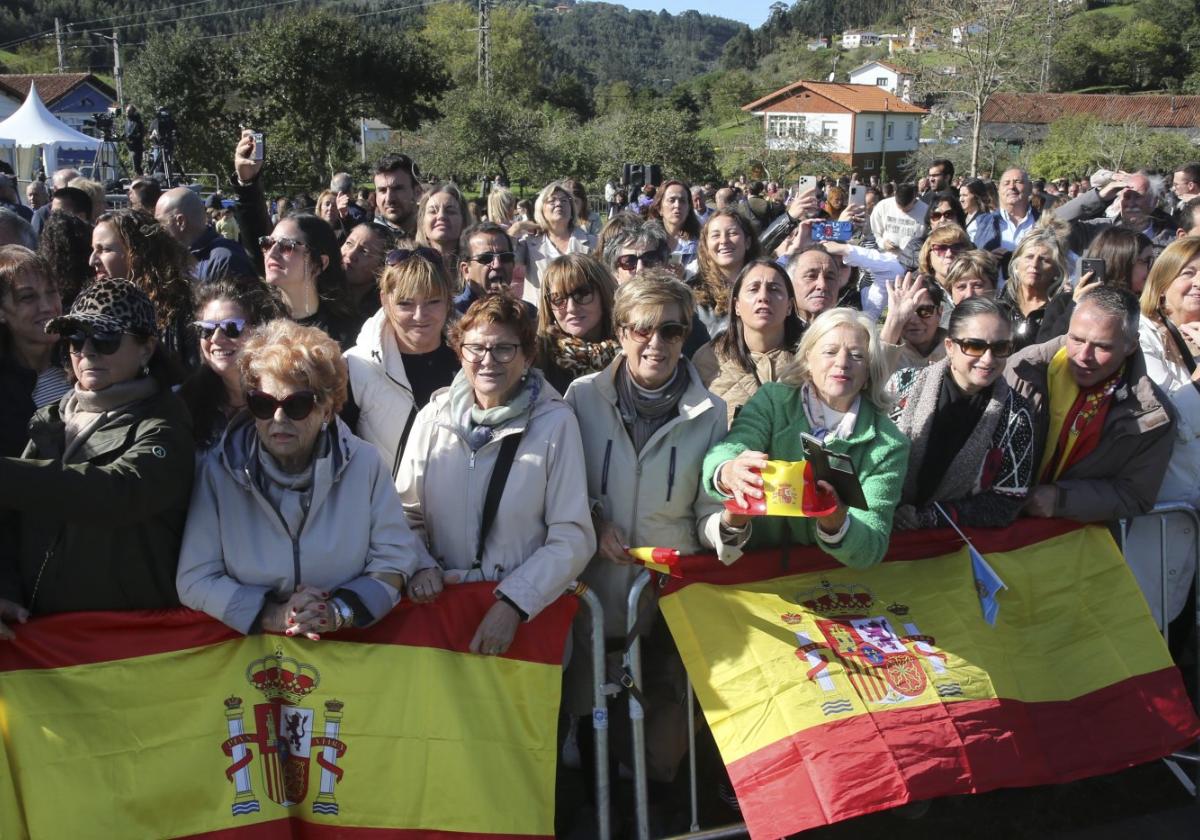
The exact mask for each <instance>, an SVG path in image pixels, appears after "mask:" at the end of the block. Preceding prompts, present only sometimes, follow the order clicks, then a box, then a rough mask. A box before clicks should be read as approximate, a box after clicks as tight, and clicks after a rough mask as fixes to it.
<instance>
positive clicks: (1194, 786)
mask: <svg viewBox="0 0 1200 840" xmlns="http://www.w3.org/2000/svg"><path fill="white" fill-rule="evenodd" d="M1171 515H1180V516H1183V517H1185V518H1186V519H1188V520H1190V522H1191V525H1192V535H1191V538H1190V539H1191V542H1192V548H1193V550H1194V551H1195V554H1194V555H1193V562H1195V561H1196V560H1197V559H1200V513H1197V511H1196V509H1195V508H1194V507H1192V506H1191V505H1189V504H1185V503H1183V502H1164V503H1162V504H1158V505H1155V506H1154V509H1153V510H1151V511H1150V512H1149V513H1147V514H1144V515H1142V516H1138V517H1136V519H1137V520H1141V521H1145V520H1148V519H1150V518H1151V517H1153V518H1155V519H1157V520H1158V569H1159V586H1158V602H1159V610H1160V612H1159V617H1160V620H1161V623H1162V626H1161V630H1162V635H1163V641H1167V642H1169V641H1170V630H1169V625H1170V623H1171V622H1170V618H1169V614H1170V608H1169V594H1168V587H1167V580H1168V577H1169V574H1168V570H1167V558H1168V554H1169V552H1168V549H1169V548H1170V540H1169V539H1168V533H1167V532H1168V529H1167V519H1168V518H1169V517H1170V516H1171ZM1129 528H1130V520H1125V519H1122V520H1121V528H1120V537H1121V554H1122V555H1124V556H1125V559H1126V562H1129V553H1128V545H1127V541H1128V536H1129ZM1192 594H1193V596H1194V600H1195V604H1194V610H1195V615H1194V616H1193V619H1194V620H1193V624H1192V629H1193V632H1194V633H1195V634H1196V637H1195V638H1196V641H1197V648H1198V649H1200V569H1197V570H1194V571H1193V574H1192ZM1193 678H1194V680H1195V683H1194V685H1193V687H1192V691H1193V693H1192V702H1193V703H1195V704H1196V711H1197V713H1200V663H1197V665H1196V666H1195V674H1194V677H1193ZM1170 760H1175V761H1179V762H1183V763H1185V764H1189V765H1191V768H1192V777H1191V779H1190V780H1188V781H1190V784H1189V783H1187V782H1185V777H1183V776H1181V778H1180V782H1184V786H1185V787H1187V788H1188V789H1189V791H1190V792H1191V794H1192V795H1193V796H1195V798H1196V802H1197V803H1198V804H1200V742H1198V743H1197V744H1196V745H1195V746H1194V748H1193V749H1192V750H1181V751H1179V752H1176V753H1172V754H1171V756H1170V757H1169V759H1168V763H1169V761H1170ZM1172 770H1173V771H1174V772H1176V773H1177V775H1178V774H1180V773H1181V771H1178V770H1175V768H1174V767H1172Z"/></svg>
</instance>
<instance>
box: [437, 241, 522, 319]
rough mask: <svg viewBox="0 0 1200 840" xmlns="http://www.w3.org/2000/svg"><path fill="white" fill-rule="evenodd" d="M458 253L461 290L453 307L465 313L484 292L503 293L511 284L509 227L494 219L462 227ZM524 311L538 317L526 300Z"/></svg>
mask: <svg viewBox="0 0 1200 840" xmlns="http://www.w3.org/2000/svg"><path fill="white" fill-rule="evenodd" d="M459 253H460V254H462V262H460V263H459V264H458V275H459V278H460V279H461V280H462V285H463V290H462V293H461V294H459V296H458V297H456V298H455V299H454V308H455V309H457V310H458V311H459V313H465V312H466V311H467V310H468V309H469V308H470V307H471V304H472V303H474V302H475V301H477V300H478V299H479V298H481V297H484V296H485V295H491V294H499V293H506V292H508V291H509V289H510V287H511V286H512V276H513V263H514V260H515V257H514V254H513V243H512V238H511V237H510V236H509V235H508V231H506V230H505V229H504V228H502V227H500V225H498V224H496V223H494V222H479V223H478V224H474V225H471V226H470V227H469V228H467V229H466V230H464V231H463V234H462V239H461V240H460V246H459ZM525 311H526V312H527V313H528V314H529V317H530V318H531V319H533V320H536V319H537V307H536V306H534V305H533V304H532V303H529V302H528V301H525Z"/></svg>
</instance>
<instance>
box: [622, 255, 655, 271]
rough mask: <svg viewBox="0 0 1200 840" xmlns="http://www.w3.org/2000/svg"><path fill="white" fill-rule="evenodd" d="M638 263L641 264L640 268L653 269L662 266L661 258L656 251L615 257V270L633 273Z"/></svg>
mask: <svg viewBox="0 0 1200 840" xmlns="http://www.w3.org/2000/svg"><path fill="white" fill-rule="evenodd" d="M638 263H641V264H642V268H654V267H655V266H658V265H662V264H663V258H662V256H661V255H660V254H659V253H658V251H646V252H645V253H644V254H622V255H621V256H619V257H617V268H619V269H621V270H622V271H635V270H637V267H638Z"/></svg>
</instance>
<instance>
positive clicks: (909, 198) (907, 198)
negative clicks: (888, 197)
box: [896, 183, 917, 207]
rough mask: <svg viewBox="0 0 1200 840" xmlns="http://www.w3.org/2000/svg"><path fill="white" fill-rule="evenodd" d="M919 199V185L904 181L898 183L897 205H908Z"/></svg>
mask: <svg viewBox="0 0 1200 840" xmlns="http://www.w3.org/2000/svg"><path fill="white" fill-rule="evenodd" d="M916 199H917V185H916V184H910V183H904V184H897V185H896V206H897V207H907V206H908V205H910V204H912V203H913V202H914V201H916Z"/></svg>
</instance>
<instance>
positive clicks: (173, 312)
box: [91, 210, 199, 369]
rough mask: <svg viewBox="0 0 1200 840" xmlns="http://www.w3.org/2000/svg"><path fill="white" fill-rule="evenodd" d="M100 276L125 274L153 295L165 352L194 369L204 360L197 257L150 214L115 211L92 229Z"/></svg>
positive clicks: (96, 271)
mask: <svg viewBox="0 0 1200 840" xmlns="http://www.w3.org/2000/svg"><path fill="white" fill-rule="evenodd" d="M91 265H92V271H93V272H94V274H95V277H96V279H97V280H104V279H118V278H124V279H126V280H128V281H129V282H131V283H133V284H134V285H135V286H137V287H138V288H139V289H141V290H142V292H144V293H145V294H146V296H147V297H149V298H150V301H151V302H152V303H153V304H154V311H155V312H156V313H157V314H158V338H159V341H160V342H161V343H162V346H163V350H164V352H165V353H166V354H167V355H168V356H169V357H171V358H173V359H175V360H176V362H177V363H181V364H183V365H184V366H185V367H186V368H188V369H192V368H194V367H195V366H196V365H197V364H198V363H199V357H198V355H197V353H196V342H195V337H194V336H193V334H192V332H191V323H192V284H191V280H190V278H191V272H192V256H191V254H189V253H188V252H187V250H186V249H185V248H184V247H183V246H182V245H180V244H179V243H178V242H176V241H175V240H174V239H173V238H172V237H171V235H170V234H169V233H167V232H166V230H165V229H164V228H163V227H162V226H161V225H159V223H158V222H157V221H155V219H154V217H153V216H151V215H150V214H149V213H145V212H143V211H141V210H114V211H113V212H111V213H105V214H104V215H102V216H101V217H100V218H99V220H97V222H96V227H95V228H93V229H92V260H91Z"/></svg>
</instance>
